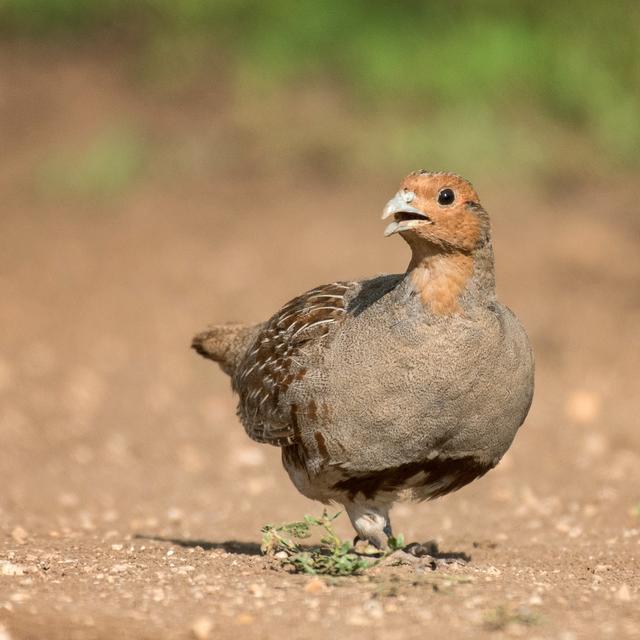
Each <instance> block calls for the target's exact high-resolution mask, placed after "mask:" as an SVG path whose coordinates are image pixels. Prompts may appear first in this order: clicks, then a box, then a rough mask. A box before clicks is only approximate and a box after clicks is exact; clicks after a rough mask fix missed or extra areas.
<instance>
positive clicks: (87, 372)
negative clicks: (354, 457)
mask: <svg viewBox="0 0 640 640" xmlns="http://www.w3.org/2000/svg"><path fill="white" fill-rule="evenodd" d="M0 60H1V63H0V73H2V76H3V77H4V78H5V79H6V80H7V82H6V84H5V87H6V89H3V91H4V93H3V96H2V102H1V103H0V138H1V139H2V141H3V143H2V144H3V147H4V149H3V153H2V154H1V155H0V189H1V190H2V200H3V207H2V209H3V211H2V214H1V216H0V299H1V300H2V304H1V305H0V327H1V328H2V330H1V333H0V442H1V444H2V447H1V449H0V486H1V487H2V490H1V492H0V638H1V639H2V640H9V639H13V640H23V639H27V638H29V639H31V638H47V639H51V640H55V639H63V638H64V639H67V638H73V639H78V640H80V639H93V638H95V639H98V638H101V639H102V638H104V639H106V638H155V639H157V638H199V639H200V640H202V639H204V638H253V637H256V638H258V637H260V638H273V637H289V638H322V637H327V636H333V635H336V634H337V635H338V636H339V637H344V638H355V637H361V636H362V634H363V632H365V633H367V634H368V635H370V636H371V637H373V638H385V639H386V638H390V639H392V638H398V639H401V638H402V639H407V638H418V637H420V638H423V637H433V638H439V637H450V638H458V637H469V638H486V637H504V636H526V637H531V638H558V639H562V640H572V639H574V638H575V639H578V638H603V637H611V638H624V637H628V638H631V637H636V638H637V637H639V636H640V513H639V511H638V505H640V429H639V425H638V415H640V399H639V394H638V387H637V385H638V372H639V370H640V368H639V365H640V362H639V360H640V356H639V354H640V332H639V331H638V326H639V324H640V289H639V288H638V282H640V214H639V211H638V201H639V197H640V191H639V190H638V187H637V186H629V184H628V183H626V182H625V181H623V180H622V179H619V178H618V179H615V180H613V179H612V180H611V181H601V182H599V183H598V184H581V185H575V184H574V185H563V184H557V185H554V186H553V188H548V189H546V190H544V191H542V190H537V191H536V190H529V191H527V190H524V189H518V188H517V186H516V185H508V186H505V185H504V184H501V182H500V180H499V179H496V180H494V181H492V182H490V183H487V184H476V186H477V188H478V190H479V191H480V193H481V195H482V197H483V201H484V203H485V206H486V207H487V208H488V210H489V211H490V212H491V213H492V214H493V224H494V232H495V245H496V253H497V260H498V285H499V293H500V296H501V298H502V299H503V300H504V301H506V302H507V303H508V304H509V305H510V306H511V307H512V308H513V309H514V310H515V311H516V312H517V313H518V314H519V316H520V317H521V318H522V320H523V322H524V324H525V325H526V327H527V328H528V330H529V332H530V335H531V338H532V340H533V343H534V347H535V351H536V355H537V363H538V369H537V392H536V397H535V400H534V404H533V408H532V411H531V414H530V416H529V419H528V420H527V422H526V424H525V427H524V428H523V429H522V431H521V432H520V434H519V436H518V437H517V439H516V442H515V444H514V446H513V447H512V449H511V451H510V452H509V453H508V454H507V456H506V457H505V459H504V461H503V462H502V463H501V465H500V466H499V467H498V468H497V469H496V470H494V471H493V472H491V473H489V474H488V475H487V476H486V477H485V478H483V479H481V480H479V481H477V482H475V483H473V484H472V485H471V486H469V487H467V488H465V489H463V490H462V491H460V492H459V493H457V494H454V495H451V496H449V497H446V498H444V499H442V500H439V501H437V502H434V503H427V504H420V505H401V506H399V507H398V508H397V509H396V510H395V513H394V526H395V529H396V530H397V531H401V532H403V533H404V535H405V538H406V539H408V540H418V541H426V540H430V539H433V540H436V541H437V542H438V544H439V546H440V549H441V550H443V551H447V552H456V553H464V554H467V555H468V556H469V557H470V561H469V562H468V563H467V564H465V565H451V566H450V567H445V568H438V569H437V570H436V571H429V570H424V568H420V567H419V568H418V569H415V568H413V567H407V566H405V567H381V568H377V569H375V570H372V571H370V572H369V573H368V574H366V575H364V576H362V577H356V578H347V579H339V580H338V579H334V580H327V581H322V582H318V581H317V580H316V581H314V580H312V579H310V578H309V577H306V576H301V575H290V574H288V573H287V572H285V571H283V570H282V569H279V568H278V567H277V566H275V565H274V564H273V562H272V561H269V560H268V559H266V558H263V557H262V556H261V555H260V552H259V543H260V527H261V526H262V525H263V524H264V523H266V522H281V521H287V520H294V519H298V518H300V516H302V515H303V514H305V513H314V514H319V513H320V511H321V508H320V505H316V504H313V503H310V502H309V501H307V500H305V499H304V498H302V497H301V496H299V495H297V493H296V492H295V490H294V489H293V487H292V486H291V485H290V483H289V481H288V478H287V477H286V475H285V473H284V471H283V470H282V469H281V467H280V462H279V455H278V451H277V450H276V449H273V448H269V447H266V446H260V445H258V444H255V443H253V442H251V441H250V440H248V439H247V437H246V436H245V435H244V432H243V430H242V427H241V426H240V425H239V423H238V421H237V419H236V418H235V415H234V411H235V406H234V399H233V397H232V395H231V393H230V390H229V388H228V381H227V379H226V378H225V377H224V376H223V374H222V373H220V372H219V371H218V370H217V369H215V368H214V367H213V366H211V365H210V363H207V362H205V361H203V360H201V359H199V358H197V357H196V356H195V355H194V354H192V353H191V352H190V350H189V348H188V344H189V341H190V337H191V335H192V333H193V332H194V331H195V330H198V329H201V328H202V327H203V326H206V324H207V323H209V322H214V321H225V320H244V319H247V320H249V319H250V320H257V319H262V318H264V317H265V316H267V315H268V314H270V313H271V312H272V311H274V310H275V309H276V308H277V307H278V306H279V305H280V304H281V303H282V302H284V301H285V300H287V299H288V298H289V297H291V296H292V295H294V294H296V293H298V292H300V291H302V290H304V289H306V288H309V287H311V286H313V285H316V284H319V283H322V282H327V281H332V280H334V279H336V278H344V277H359V276H365V275H370V274H375V273H383V272H390V271H398V270H401V269H402V268H403V267H404V266H405V263H406V261H407V251H406V248H405V246H404V245H403V243H402V242H401V240H400V239H399V238H392V239H384V238H383V237H382V226H381V222H380V220H379V214H378V212H379V210H380V207H381V205H382V204H383V203H384V202H385V201H386V200H385V199H386V198H387V197H388V195H389V194H390V193H391V192H393V190H394V189H395V186H396V184H397V181H398V179H399V178H400V176H399V175H398V176H396V175H387V176H386V177H384V176H383V177H382V178H381V177H380V176H371V175H366V176H357V177H356V178H355V179H350V181H343V182H336V181H333V182H330V183H328V182H326V181H323V180H321V179H319V178H318V177H314V176H313V175H312V174H311V173H307V174H305V173H304V172H300V175H296V177H295V178H293V177H286V176H285V175H282V174H278V175H275V176H273V175H271V176H265V175H264V174H261V172H260V171H258V170H256V166H254V165H252V164H250V163H249V164H248V165H247V167H246V171H245V172H239V171H237V170H234V171H235V173H233V172H231V171H230V170H226V169H224V168H223V169H224V170H223V169H220V170H218V169H216V165H215V163H212V164H211V165H204V169H203V168H202V166H201V167H200V170H199V172H195V175H192V176H189V175H188V174H186V175H185V174H178V175H177V176H176V175H175V174H174V173H172V171H171V170H170V165H166V164H165V165H164V169H163V165H161V164H158V165H154V166H153V167H152V170H150V172H149V173H148V175H146V176H145V178H144V179H143V180H141V181H140V182H139V183H138V184H137V186H136V187H135V188H134V189H132V190H131V191H129V192H128V193H127V194H126V196H122V197H117V198H112V199H110V200H107V201H103V202H100V203H96V202H92V201H87V200H83V199H82V198H71V197H68V198H64V197H60V198H50V197H49V198H43V197H41V196H40V195H38V194H37V193H35V192H34V191H33V189H32V188H31V187H30V184H31V183H30V181H29V180H30V178H29V176H31V171H32V167H33V165H34V162H36V161H37V159H38V158H39V157H40V155H42V154H43V153H44V152H45V150H46V149H47V148H49V147H50V146H51V145H53V144H56V143H61V142H62V141H64V140H66V139H67V138H69V137H70V136H79V137H81V136H82V135H84V134H85V133H86V132H87V131H91V130H92V128H95V127H96V126H98V125H99V124H100V123H104V122H107V121H108V120H109V118H112V117H113V115H114V114H119V115H128V116H131V117H135V118H139V117H144V118H145V123H146V126H147V127H148V131H149V133H150V135H151V136H154V139H155V140H156V141H157V140H162V139H163V136H164V135H165V134H166V135H167V136H169V137H171V136H177V137H179V136H183V137H184V135H186V133H190V135H191V136H193V137H195V136H197V134H198V127H202V128H206V127H207V126H209V129H207V131H209V132H210V131H211V130H212V129H213V128H215V126H218V125H215V124H211V122H212V121H215V122H218V121H219V120H220V118H224V116H222V115H220V114H219V113H218V111H219V109H218V110H217V109H216V96H215V94H212V95H208V94H207V95H205V96H200V98H199V99H197V100H196V99H191V100H190V102H189V104H187V102H186V99H185V100H182V99H175V100H173V101H164V102H163V101H162V100H156V98H155V97H154V95H153V94H152V93H151V94H150V93H149V92H147V93H144V92H141V91H140V90H138V89H135V88H134V83H133V82H132V81H131V78H130V77H129V76H128V75H127V73H126V72H125V71H124V70H123V68H124V67H125V66H126V65H124V64H123V65H120V66H119V65H115V64H112V63H111V62H110V61H109V60H108V59H107V58H103V57H101V56H99V55H98V56H96V57H94V58H91V57H89V58H85V57H84V56H80V55H78V56H75V55H71V54H64V55H62V54H59V53H55V54H51V52H48V51H42V50H37V49H36V50H32V49H29V48H28V47H27V48H25V47H24V46H12V47H10V48H7V49H6V50H5V51H4V53H3V55H2V57H0ZM189 105H191V106H189ZM212 114H213V115H212ZM220 126H222V125H220ZM214 155H215V154H214ZM167 167H169V168H167ZM338 522H339V524H338V530H339V532H340V533H341V534H343V535H344V536H351V535H352V532H351V529H350V526H349V525H348V523H347V522H346V521H345V519H343V518H341V519H340V520H339V521H338Z"/></svg>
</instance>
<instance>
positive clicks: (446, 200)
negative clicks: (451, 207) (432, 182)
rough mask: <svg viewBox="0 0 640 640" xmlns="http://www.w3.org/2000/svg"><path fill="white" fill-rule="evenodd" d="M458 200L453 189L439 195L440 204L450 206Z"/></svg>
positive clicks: (443, 191)
mask: <svg viewBox="0 0 640 640" xmlns="http://www.w3.org/2000/svg"><path fill="white" fill-rule="evenodd" d="M455 199H456V194H455V193H453V189H442V190H441V191H440V193H438V204H442V205H448V204H451V203H452V202H453V201H454V200H455Z"/></svg>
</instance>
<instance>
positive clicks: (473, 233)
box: [382, 171, 489, 251]
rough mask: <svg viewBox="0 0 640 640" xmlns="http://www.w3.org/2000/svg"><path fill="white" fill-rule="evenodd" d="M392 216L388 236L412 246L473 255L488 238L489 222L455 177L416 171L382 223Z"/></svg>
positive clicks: (467, 188)
mask: <svg viewBox="0 0 640 640" xmlns="http://www.w3.org/2000/svg"><path fill="white" fill-rule="evenodd" d="M391 216H393V222H391V223H390V224H389V225H388V226H387V228H386V229H385V235H387V236H389V235H392V234H394V233H400V234H401V235H402V237H403V238H404V239H405V240H407V242H409V243H410V244H413V243H415V242H416V241H424V242H426V243H430V244H433V245H438V246H442V247H444V248H449V249H458V250H463V251H472V250H473V249H475V248H476V247H477V246H478V244H479V243H480V242H481V240H482V239H483V238H484V237H486V235H487V234H488V229H489V218H488V216H487V214H486V212H485V211H484V209H482V207H481V206H480V200H479V198H478V194H477V193H476V192H475V190H474V188H473V187H472V186H471V184H470V183H469V182H467V181H466V180H465V179H464V178H461V177H460V176H457V175H455V174H453V173H427V172H425V171H416V172H414V173H411V174H409V175H408V176H407V177H406V178H405V179H404V180H403V181H402V182H401V184H400V191H398V193H397V194H396V195H395V196H394V197H393V198H392V199H391V200H390V201H389V203H388V204H387V206H386V207H385V210H384V213H383V216H382V217H383V219H385V218H389V217H391Z"/></svg>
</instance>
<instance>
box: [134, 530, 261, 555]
mask: <svg viewBox="0 0 640 640" xmlns="http://www.w3.org/2000/svg"><path fill="white" fill-rule="evenodd" d="M134 537H135V538H136V539H137V540H152V541H154V542H169V543H170V544H175V545H178V546H179V547H185V548H187V549H195V548H196V547H200V548H201V549H203V550H204V551H213V550H214V549H222V550H223V551H226V552H227V553H235V554H237V555H241V556H259V555H261V552H260V545H259V544H256V543H255V542H240V541H238V540H225V541H224V542H213V541H211V540H197V539H191V538H172V537H168V536H155V535H146V534H143V533H138V534H136V535H135V536H134Z"/></svg>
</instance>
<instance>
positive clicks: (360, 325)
mask: <svg viewBox="0 0 640 640" xmlns="http://www.w3.org/2000/svg"><path fill="white" fill-rule="evenodd" d="M383 218H390V219H391V221H390V223H389V224H388V226H387V227H386V229H385V232H384V233H385V235H386V236H390V235H393V234H396V233H399V234H400V235H401V236H402V238H403V239H404V240H405V241H406V242H407V243H408V244H409V247H410V248H411V252H412V255H411V261H410V263H409V266H408V268H407V271H406V272H405V273H402V274H396V275H385V276H379V277H374V278H371V279H368V280H360V281H344V282H333V283H331V284H326V285H322V286H319V287H317V288H315V289H312V290H311V291H307V292H306V293H303V294H302V295H300V296H298V297H297V298H294V299H293V300H291V301H290V302H288V303H287V304H285V305H284V306H283V307H282V309H280V311H278V312H277V313H276V314H275V315H274V316H273V317H271V318H270V319H269V320H267V321H266V322H262V323H260V324H253V325H221V326H216V327H213V328H211V329H210V330H208V331H205V332H203V333H200V334H199V335H197V336H196V337H195V338H194V340H193V348H194V349H195V350H196V351H197V352H198V353H200V354H201V355H203V356H205V357H206V358H209V359H211V360H214V361H216V362H218V363H219V364H220V365H221V367H222V369H223V370H224V371H225V372H226V373H227V374H228V375H229V376H230V377H231V382H232V386H233V389H234V391H235V392H236V393H237V394H238V396H239V403H238V415H239V417H240V420H241V421H242V423H243V425H244V427H245V430H246V432H247V434H248V435H249V437H251V438H253V439H254V440H256V441H258V442H264V443H267V444H271V445H274V446H277V447H280V448H281V449H282V462H283V464H284V467H285V469H286V470H287V472H288V474H289V476H290V478H291V480H292V482H293V484H294V485H295V486H296V487H297V489H298V490H299V491H300V492H301V493H302V494H304V495H305V496H307V497H308V498H311V499H314V500H319V501H320V502H323V503H329V502H331V501H334V502H337V503H340V504H342V505H344V507H345V509H346V511H347V513H348V514H349V517H350V519H351V522H352V524H353V526H354V528H355V530H356V532H357V534H358V536H359V537H360V538H361V539H363V540H368V541H369V542H370V543H372V544H373V545H375V546H376V547H378V548H384V547H385V546H386V544H387V541H388V537H389V536H390V535H391V525H390V520H389V510H390V508H391V506H392V505H393V503H394V502H395V501H397V500H399V499H415V500H426V499H432V498H437V497H439V496H443V495H445V494H447V493H449V492H451V491H455V490H457V489H459V488H461V487H463V486H464V485H466V484H468V483H469V482H471V481H472V480H474V479H476V478H479V477H480V476H482V475H483V474H485V473H486V472H487V471H489V469H491V468H492V467H494V466H495V465H496V464H497V463H498V461H499V460H500V459H501V458H502V456H503V455H504V453H505V452H506V451H507V449H508V448H509V446H510V445H511V443H512V441H513V439H514V437H515V435H516V432H517V430H518V428H519V427H520V426H521V425H522V423H523V421H524V419H525V417H526V415H527V413H528V411H529V407H530V405H531V400H532V397H533V378H534V363H533V354H532V350H531V346H530V344H529V340H528V338H527V335H526V333H525V331H524V329H523V328H522V326H521V324H520V322H519V321H518V319H517V318H516V316H515V315H514V314H513V313H512V312H511V311H510V310H509V309H508V308H507V307H506V306H504V305H503V304H501V303H500V302H498V300H497V299H496V292H495V278H494V259H493V248H492V242H491V232H490V225H489V216H488V215H487V212H486V211H485V210H484V209H483V208H482V206H481V204H480V201H479V198H478V195H477V193H476V192H475V190H474V188H473V187H472V186H471V184H470V183H469V182H467V181H466V180H464V179H463V178H461V177H459V176H457V175H454V174H451V173H430V172H427V171H417V172H414V173H412V174H410V175H409V176H407V177H406V178H405V179H404V180H403V181H402V183H401V185H400V190H399V191H398V192H397V193H396V195H395V196H394V197H393V198H392V199H391V200H390V201H389V203H388V204H387V206H386V207H385V209H384V213H383Z"/></svg>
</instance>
